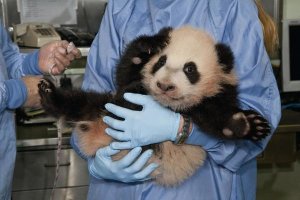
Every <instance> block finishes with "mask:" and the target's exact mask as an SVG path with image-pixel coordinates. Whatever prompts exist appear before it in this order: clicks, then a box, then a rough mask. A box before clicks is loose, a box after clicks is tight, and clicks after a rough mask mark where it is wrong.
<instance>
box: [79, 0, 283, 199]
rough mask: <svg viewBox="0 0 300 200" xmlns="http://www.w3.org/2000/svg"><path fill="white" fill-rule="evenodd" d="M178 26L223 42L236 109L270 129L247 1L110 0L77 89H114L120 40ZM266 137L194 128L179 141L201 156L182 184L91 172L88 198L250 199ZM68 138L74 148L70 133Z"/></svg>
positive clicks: (265, 72)
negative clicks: (217, 134) (226, 136)
mask: <svg viewBox="0 0 300 200" xmlns="http://www.w3.org/2000/svg"><path fill="white" fill-rule="evenodd" d="M186 24H188V25H192V26H194V27H198V28H202V29H204V30H206V31H207V32H209V33H210V34H211V35H212V36H213V37H214V38H215V40H217V41H219V42H223V43H226V44H228V45H230V46H231V48H232V49H233V52H234V55H235V58H236V60H235V61H236V73H237V75H238V77H239V80H240V85H239V92H240V94H239V101H240V104H241V107H242V108H247V109H248V108H251V109H255V110H257V111H258V112H260V113H261V114H262V115H263V116H264V117H265V118H266V119H268V121H269V122H270V123H271V126H272V130H273V131H274V129H275V127H276V126H277V125H278V122H279V119H280V116H281V109H280V96H279V92H278V88H277V84H276V81H275V78H274V75H273V72H272V68H271V64H270V60H269V57H268V55H267V52H266V50H265V47H264V41H263V33H262V27H261V24H260V21H259V19H258V15H257V8H256V6H255V3H254V2H253V1H252V0H189V1H183V0H164V1H161V0H110V1H109V2H108V6H107V9H106V12H105V14H104V18H103V20H102V23H101V26H100V29H99V33H98V35H97V36H96V38H95V40H94V42H93V44H92V47H91V49H90V52H89V55H88V61H87V66H86V73H85V77H84V82H83V89H85V90H95V91H98V92H107V91H114V90H115V89H116V85H115V80H114V78H115V77H114V74H115V66H116V63H117V61H118V59H119V58H120V55H121V53H122V51H123V49H124V47H125V46H126V44H128V43H129V42H130V41H131V40H132V39H134V38H136V37H137V36H139V35H142V34H154V33H156V32H158V31H159V30H160V29H161V28H163V27H165V26H172V27H179V26H182V25H186ZM270 137H271V136H269V137H268V138H266V139H264V140H262V141H260V142H252V141H248V140H238V141H224V140H221V139H218V138H214V137H212V136H209V135H207V134H205V133H203V132H202V131H201V130H200V129H199V128H197V127H195V126H194V129H193V131H192V134H191V136H190V137H189V138H188V140H187V143H189V144H196V145H201V146H203V148H204V149H205V150H206V151H207V153H208V157H207V160H206V162H205V164H204V166H202V167H201V168H200V169H199V170H198V171H196V173H195V174H194V175H193V176H192V177H191V178H189V179H188V180H187V181H185V182H184V183H183V184H181V185H179V186H177V187H173V188H165V187H161V186H159V185H157V184H155V182H151V181H150V182H149V181H148V182H142V183H134V184H127V183H120V182H115V181H108V180H99V179H96V178H94V177H92V176H91V181H90V188H89V193H88V199H90V200H94V199H110V200H113V199H116V200H117V199H122V200H126V199H128V200H132V199H135V200H139V199H143V200H153V199H164V200H165V199H172V200H176V199H178V200H181V199H190V200H192V199H195V200H219V199H220V200H223V199H224V200H229V199H231V200H234V199H236V200H244V199H245V200H253V199H255V194H256V173H257V167H256V159H255V158H256V156H257V155H258V154H259V153H261V152H262V151H263V149H264V148H265V146H266V144H267V142H268V141H269V139H270ZM73 140H74V141H75V144H74V148H75V150H76V149H77V150H78V147H77V146H76V138H75V139H74V138H73Z"/></svg>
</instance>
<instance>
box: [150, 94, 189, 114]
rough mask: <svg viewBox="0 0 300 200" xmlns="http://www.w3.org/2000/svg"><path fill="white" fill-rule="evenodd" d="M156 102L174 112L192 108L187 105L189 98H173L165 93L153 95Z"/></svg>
mask: <svg viewBox="0 0 300 200" xmlns="http://www.w3.org/2000/svg"><path fill="white" fill-rule="evenodd" d="M151 95H152V96H153V97H154V99H155V100H156V101H158V102H159V103H160V104H162V105H163V106H165V107H168V108H171V109H172V110H174V111H181V110H186V109H187V108H189V107H192V105H190V104H189V103H190V102H189V103H187V102H188V101H187V98H186V97H185V96H179V97H176V96H171V95H168V94H164V93H151Z"/></svg>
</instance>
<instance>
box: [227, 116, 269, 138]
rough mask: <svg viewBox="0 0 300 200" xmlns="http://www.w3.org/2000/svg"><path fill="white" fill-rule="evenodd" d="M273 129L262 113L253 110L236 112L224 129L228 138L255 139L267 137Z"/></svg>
mask: <svg viewBox="0 0 300 200" xmlns="http://www.w3.org/2000/svg"><path fill="white" fill-rule="evenodd" d="M270 131H271V129H270V126H269V123H268V122H267V120H266V119H264V118H263V117H262V116H261V115H260V114H258V113H257V112H255V111H252V110H246V111H241V112H238V113H235V114H234V115H233V116H232V117H231V119H230V120H229V124H228V127H226V128H224V129H223V134H224V135H225V137H227V138H246V139H250V140H254V141H258V140H261V139H263V138H265V137H266V136H267V135H268V134H269V133H270Z"/></svg>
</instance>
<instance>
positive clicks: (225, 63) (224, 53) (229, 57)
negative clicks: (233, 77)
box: [215, 43, 234, 73]
mask: <svg viewBox="0 0 300 200" xmlns="http://www.w3.org/2000/svg"><path fill="white" fill-rule="evenodd" d="M215 47H216V51H217V54H218V61H219V63H220V64H221V66H222V67H223V71H224V72H225V73H230V71H231V70H232V68H233V66H234V57H233V53H232V51H231V48H230V47H229V46H228V45H226V44H223V43H218V44H216V46H215Z"/></svg>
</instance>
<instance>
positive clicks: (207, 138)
mask: <svg viewBox="0 0 300 200" xmlns="http://www.w3.org/2000/svg"><path fill="white" fill-rule="evenodd" d="M219 142H220V140H219V139H218V138H217V137H214V136H213V135H210V134H208V133H204V132H203V131H202V130H201V129H200V128H199V127H198V126H197V125H195V124H193V129H192V131H191V133H190V135H189V137H188V138H187V140H186V141H185V143H186V144H191V145H200V146H202V147H203V148H204V149H205V150H208V149H210V148H212V147H214V146H216V144H217V143H219Z"/></svg>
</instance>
